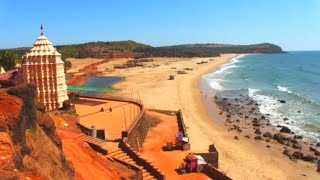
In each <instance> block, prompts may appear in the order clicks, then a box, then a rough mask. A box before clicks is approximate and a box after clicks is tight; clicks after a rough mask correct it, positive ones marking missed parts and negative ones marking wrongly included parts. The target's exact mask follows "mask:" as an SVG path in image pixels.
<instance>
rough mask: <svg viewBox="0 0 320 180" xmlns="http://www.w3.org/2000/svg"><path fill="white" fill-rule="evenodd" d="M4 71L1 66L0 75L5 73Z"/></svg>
mask: <svg viewBox="0 0 320 180" xmlns="http://www.w3.org/2000/svg"><path fill="white" fill-rule="evenodd" d="M5 72H6V71H5V70H4V69H3V67H2V66H0V74H2V73H5Z"/></svg>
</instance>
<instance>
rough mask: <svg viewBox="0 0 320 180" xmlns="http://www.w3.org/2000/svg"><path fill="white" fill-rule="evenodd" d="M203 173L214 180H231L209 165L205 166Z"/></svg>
mask: <svg viewBox="0 0 320 180" xmlns="http://www.w3.org/2000/svg"><path fill="white" fill-rule="evenodd" d="M203 173H204V174H205V175H207V176H208V177H210V178H211V179H214V180H232V179H231V178H230V177H228V176H227V175H226V174H224V173H222V172H221V171H219V170H218V169H216V168H215V167H214V166H213V165H211V164H207V165H206V166H205V168H204V170H203Z"/></svg>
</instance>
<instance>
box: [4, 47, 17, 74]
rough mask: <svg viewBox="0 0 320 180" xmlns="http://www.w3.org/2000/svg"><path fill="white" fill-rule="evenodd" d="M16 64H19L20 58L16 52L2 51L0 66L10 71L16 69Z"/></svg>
mask: <svg viewBox="0 0 320 180" xmlns="http://www.w3.org/2000/svg"><path fill="white" fill-rule="evenodd" d="M16 63H19V56H18V54H17V52H16V51H14V50H8V49H6V50H0V66H2V67H3V69H4V70H6V71H7V70H10V69H12V68H14V67H15V65H16Z"/></svg>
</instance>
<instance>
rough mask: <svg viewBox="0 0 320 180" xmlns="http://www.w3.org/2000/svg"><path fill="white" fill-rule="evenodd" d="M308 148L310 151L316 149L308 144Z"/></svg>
mask: <svg viewBox="0 0 320 180" xmlns="http://www.w3.org/2000/svg"><path fill="white" fill-rule="evenodd" d="M309 150H310V151H316V150H317V149H316V148H314V147H312V146H310V147H309Z"/></svg>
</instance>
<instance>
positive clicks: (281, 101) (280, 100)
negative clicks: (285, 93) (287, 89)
mask: <svg viewBox="0 0 320 180" xmlns="http://www.w3.org/2000/svg"><path fill="white" fill-rule="evenodd" d="M278 101H279V102H280V103H286V101H285V100H282V99H279V100H278Z"/></svg>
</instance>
